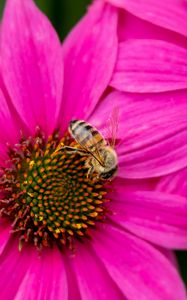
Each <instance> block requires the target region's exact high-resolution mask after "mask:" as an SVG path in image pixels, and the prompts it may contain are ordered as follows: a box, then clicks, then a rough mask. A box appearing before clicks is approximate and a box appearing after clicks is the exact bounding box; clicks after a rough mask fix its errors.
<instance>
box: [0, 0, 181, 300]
mask: <svg viewBox="0 0 187 300" xmlns="http://www.w3.org/2000/svg"><path fill="white" fill-rule="evenodd" d="M119 25H120V16H119V10H118V9H117V8H116V7H113V6H111V5H109V4H103V3H102V2H101V1H98V2H95V3H94V5H93V6H91V8H90V9H89V11H88V13H87V14H86V16H85V17H84V18H83V19H82V20H81V21H80V23H79V24H78V25H77V26H76V27H75V28H74V29H73V31H72V32H71V33H70V35H69V36H68V38H67V39H66V41H65V42H64V44H63V48H62V49H61V45H60V42H59V40H58V37H57V36H56V33H55V32H54V30H53V28H52V27H51V25H50V24H49V22H48V20H47V19H46V18H45V16H43V15H42V13H41V12H40V11H39V10H38V9H37V8H36V7H35V6H34V4H33V2H32V1H31V0H27V1H26V0H9V1H7V3H6V8H5V13H4V17H3V20H2V23H1V36H0V38H1V39H0V78H1V81H0V87H1V91H0V99H1V106H0V125H1V128H2V130H1V131H0V165H1V168H2V171H1V182H0V186H1V200H0V203H1V215H2V217H1V220H0V227H1V230H0V260H1V264H0V270H1V274H2V276H1V279H0V299H2V300H4V299H6V300H9V299H16V300H18V299H20V300H21V299H57V300H58V299H63V300H66V299H70V300H74V299H75V300H79V299H84V300H87V299H89V300H91V299H93V300H96V299H130V300H137V299H141V300H143V299H150V300H160V299H163V300H178V299H180V300H183V299H186V293H185V289H184V286H183V283H182V282H181V280H180V277H179V275H178V272H177V270H176V267H175V265H174V264H173V261H172V259H170V256H171V253H170V252H169V251H168V250H163V249H161V248H160V246H164V247H166V248H168V249H171V248H185V247H186V246H187V238H186V231H187V229H186V225H187V209H186V208H187V203H186V201H185V199H183V197H180V196H178V197H176V196H172V195H167V194H165V193H164V192H162V191H152V190H153V187H155V186H156V185H157V179H153V178H150V179H146V178H149V177H154V176H158V175H162V174H165V173H169V172H170V171H174V170H176V169H179V168H181V166H183V165H184V164H185V158H184V153H185V151H186V147H187V146H186V145H184V142H183V141H184V139H185V138H186V136H185V134H186V133H185V130H183V131H182V130H181V129H182V128H183V129H185V125H186V121H185V116H186V113H185V112H186V106H187V104H186V102H185V100H184V99H183V98H182V96H183V92H180V93H179V92H175V93H174V92H172V93H173V94H172V97H171V95H170V94H169V93H167V94H166V95H165V96H164V97H163V95H161V94H156V93H155V94H154V95H153V94H146V95H143V94H142V95H139V94H132V93H129V92H140V90H139V89H138V84H137V85H136V86H137V90H136V89H135V85H134V89H135V90H132V91H130V90H129V91H123V90H122V89H121V88H120V80H119V77H118V76H117V74H118V72H117V71H116V70H120V67H123V66H125V65H124V64H123V54H124V55H125V56H124V58H125V60H126V61H127V63H128V64H129V67H130V65H131V63H132V61H130V59H129V58H128V59H126V57H127V54H128V51H126V46H127V47H128V43H127V44H123V43H119V36H118V32H119V29H120V28H119ZM135 42H136V41H132V44H130V47H132V46H133V43H135ZM158 46H159V45H158ZM160 46H162V43H161V42H160ZM141 47H142V45H141ZM145 47H147V48H149V49H147V51H148V50H149V51H151V47H150V46H149V44H148V43H147V44H146V46H145ZM174 48H175V49H177V50H178V48H179V47H178V46H175V47H174ZM164 49H165V48H164ZM175 49H174V50H175ZM177 50H176V51H177ZM180 51H181V52H180V54H181V57H182V58H183V56H184V52H183V51H185V50H184V49H182V50H181V48H180ZM136 54H137V55H138V51H136ZM139 54H140V53H139ZM141 54H142V59H145V58H143V53H142V52H141ZM129 55H130V54H129ZM160 57H162V55H161V56H160ZM182 58H181V59H182ZM149 62H150V63H151V60H150V59H149ZM153 64H154V63H153ZM134 66H135V67H136V64H134ZM184 71H185V70H184ZM119 73H120V72H119ZM118 75H119V74H118ZM133 76H134V75H133ZM122 77H123V76H122ZM122 77H121V78H122ZM117 78H118V79H117ZM124 78H125V77H124ZM135 81H136V80H135ZM117 82H118V83H119V86H118V84H117ZM129 82H130V81H129ZM125 84H126V83H125ZM176 84H177V83H176ZM126 85H127V86H128V84H126ZM140 85H142V81H141V84H140ZM140 85H139V87H140ZM129 86H130V83H129ZM146 86H148V84H147V85H145V87H144V88H143V89H142V91H144V92H152V91H151V90H150V89H148V87H147V90H146ZM152 86H154V84H152ZM175 88H176V87H175ZM180 88H181V86H180ZM121 90H122V91H121ZM179 100H180V101H179ZM176 104H177V105H176ZM116 105H117V106H118V107H119V108H120V119H119V132H118V139H119V140H121V143H120V146H119V147H118V149H117V151H118V157H119V173H118V176H117V177H116V178H115V179H114V180H113V182H112V188H111V186H108V185H106V184H103V182H96V183H94V182H93V181H91V179H87V176H86V174H87V170H86V168H85V167H84V165H83V161H82V159H84V158H82V157H80V156H79V155H76V154H68V153H66V152H65V151H63V150H62V153H61V152H60V151H59V152H54V151H55V150H56V148H57V146H58V143H59V138H58V136H57V134H55V133H54V134H53V132H54V131H55V130H58V128H59V127H60V131H59V132H60V133H59V134H60V137H61V138H62V141H63V142H64V143H65V144H67V145H71V143H70V142H71V141H70V140H69V138H68V137H67V135H64V134H65V132H66V130H67V128H68V124H69V121H70V120H72V119H73V118H78V119H84V120H88V121H89V122H91V123H92V124H93V125H95V126H97V127H98V129H100V130H102V128H103V124H104V123H105V122H106V119H107V118H108V116H109V115H110V114H111V112H112V110H113V107H114V106H116ZM164 112H165V113H164ZM158 120H159V123H158ZM36 127H38V128H39V129H37V130H36ZM36 131H37V133H36ZM174 142H175V147H173V143H174ZM7 143H8V145H7ZM168 150H170V151H168ZM176 166H177V167H176ZM106 192H107V195H106ZM59 198H60V201H59ZM108 198H110V199H111V202H109V203H108V204H107V203H105V202H106V200H107V199H108ZM5 216H6V217H5ZM81 220H82V221H81ZM10 224H12V227H11V225H10ZM10 229H12V230H13V231H14V233H13V234H12V233H11V232H10ZM16 232H17V233H16ZM23 243H24V244H23ZM51 243H52V244H53V247H52V248H51V247H45V246H50V244H51ZM18 244H19V245H20V246H21V247H22V246H23V248H22V250H21V251H19V250H18ZM22 244H23V245H22ZM33 244H34V245H35V246H36V247H37V248H41V247H43V248H42V250H41V252H40V254H39V255H38V253H37V251H36V247H35V246H33ZM57 245H58V247H57ZM67 246H68V247H67ZM173 287H174V288H173ZM175 291H177V292H176V293H175Z"/></svg>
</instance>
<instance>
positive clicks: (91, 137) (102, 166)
mask: <svg viewBox="0 0 187 300" xmlns="http://www.w3.org/2000/svg"><path fill="white" fill-rule="evenodd" d="M111 125H112V126H110V127H111V131H110V136H111V139H112V142H111V143H109V142H107V140H106V139H105V138H104V137H103V135H102V134H101V133H100V132H99V131H98V130H97V129H96V128H95V127H93V126H92V125H91V124H89V123H87V122H86V121H84V120H72V121H71V122H70V124H69V128H68V130H69V133H70V135H71V136H72V137H73V138H74V139H75V141H76V142H77V144H78V145H79V146H80V148H74V147H68V146H65V148H66V149H67V151H77V152H78V153H80V154H83V155H87V159H86V162H85V166H86V167H87V168H88V174H87V176H88V177H89V176H90V175H91V174H93V173H96V174H97V178H101V179H105V180H111V179H112V178H113V177H114V176H115V175H116V173H117V170H118V158H117V153H116V151H115V149H114V144H115V134H116V130H117V126H116V125H117V123H116V122H114V118H113V123H111Z"/></svg>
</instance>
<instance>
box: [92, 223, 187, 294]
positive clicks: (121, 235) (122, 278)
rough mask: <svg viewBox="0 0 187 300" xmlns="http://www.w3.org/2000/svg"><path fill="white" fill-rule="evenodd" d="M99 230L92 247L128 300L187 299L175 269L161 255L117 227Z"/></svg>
mask: <svg viewBox="0 0 187 300" xmlns="http://www.w3.org/2000/svg"><path fill="white" fill-rule="evenodd" d="M102 229H103V232H98V233H97V234H95V235H94V236H93V243H92V244H93V247H94V249H95V251H96V253H98V256H99V259H100V260H101V261H102V263H103V264H104V266H105V268H106V269H107V270H108V273H109V274H110V276H111V277H112V278H113V280H114V281H115V282H116V284H117V285H118V286H119V288H120V289H121V290H122V292H123V293H124V294H125V296H126V297H127V298H128V299H131V300H137V299H139V300H147V299H151V300H161V299H162V300H179V299H180V300H182V299H186V292H185V288H184V286H183V284H182V280H181V279H180V276H179V274H178V273H177V271H176V268H175V267H174V266H173V264H172V263H170V261H169V260H168V259H167V258H165V256H164V255H162V254H161V253H160V251H158V250H156V249H155V248H154V247H153V246H151V245H149V244H148V243H146V242H145V241H143V240H141V239H139V238H137V237H135V236H132V235H131V234H129V233H127V232H125V231H122V230H120V229H117V228H116V227H113V226H109V225H107V224H104V225H103V228H102ZM173 283H175V290H176V291H177V293H174V292H173Z"/></svg>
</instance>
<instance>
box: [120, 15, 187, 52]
mask: <svg viewBox="0 0 187 300" xmlns="http://www.w3.org/2000/svg"><path fill="white" fill-rule="evenodd" d="M118 38H119V41H126V40H127V39H154V40H163V41H167V42H169V43H172V44H176V45H178V46H181V47H185V48H187V44H186V37H185V36H183V35H180V34H178V33H176V32H173V31H170V30H168V29H165V28H163V27H159V26H157V25H154V24H151V23H149V22H148V21H145V20H143V19H140V18H138V17H136V16H135V15H132V14H131V13H129V12H128V11H126V10H120V17H119V24H118Z"/></svg>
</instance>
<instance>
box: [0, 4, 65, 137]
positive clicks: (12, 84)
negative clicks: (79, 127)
mask: <svg viewBox="0 0 187 300" xmlns="http://www.w3.org/2000/svg"><path fill="white" fill-rule="evenodd" d="M0 45H1V69H2V73H3V78H4V81H5V84H6V87H7V89H8V91H9V94H10V96H11V99H12V102H13V104H14V106H15V107H16V109H17V111H18V113H19V114H20V115H21V117H22V118H23V120H24V122H25V123H26V124H27V125H28V127H29V128H30V129H31V131H34V130H35V127H36V126H37V125H39V126H41V127H42V128H43V129H45V132H46V133H49V132H51V131H53V130H54V127H55V126H56V120H57V116H58V113H59V109H60V104H61V96H62V82H63V65H62V54H61V46H60V41H59V39H58V37H57V35H56V33H55V32H54V30H53V28H52V26H51V25H50V23H49V21H48V20H47V18H46V17H45V16H44V15H43V14H42V13H41V12H40V11H39V10H38V9H37V8H36V6H35V5H34V2H33V1H32V0H8V1H7V4H6V8H5V13H4V17H3V20H2V24H1V44H0Z"/></svg>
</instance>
